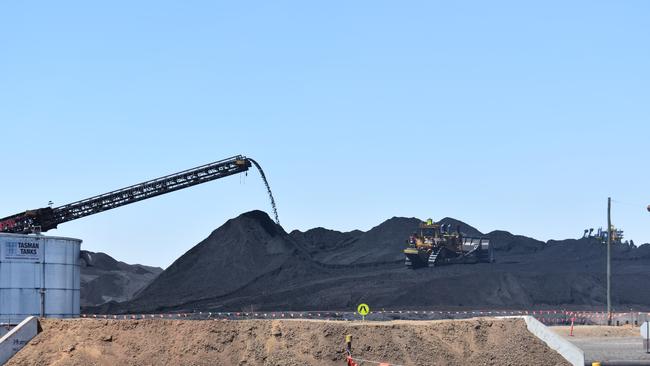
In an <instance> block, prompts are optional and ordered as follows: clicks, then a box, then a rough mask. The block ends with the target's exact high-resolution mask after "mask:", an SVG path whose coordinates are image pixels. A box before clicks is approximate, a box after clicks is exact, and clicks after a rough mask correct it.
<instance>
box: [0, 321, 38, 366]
mask: <svg viewBox="0 0 650 366" xmlns="http://www.w3.org/2000/svg"><path fill="white" fill-rule="evenodd" d="M36 334H38V319H37V318H36V317H33V316H30V317H28V318H25V320H23V321H22V322H20V324H18V325H17V326H15V327H14V328H13V329H11V330H10V331H9V333H7V334H5V335H4V336H3V337H2V338H0V365H4V364H5V363H6V362H7V361H9V359H10V358H11V357H13V355H15V354H16V353H18V351H20V350H21V349H22V348H23V347H24V346H25V345H26V344H27V342H29V341H31V340H32V338H34V337H36Z"/></svg>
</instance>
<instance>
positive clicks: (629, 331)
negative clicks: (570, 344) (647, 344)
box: [550, 325, 639, 338]
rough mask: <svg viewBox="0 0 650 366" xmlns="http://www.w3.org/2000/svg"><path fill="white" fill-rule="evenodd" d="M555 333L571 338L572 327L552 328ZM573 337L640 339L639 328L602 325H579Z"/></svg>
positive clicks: (575, 328) (575, 327)
mask: <svg viewBox="0 0 650 366" xmlns="http://www.w3.org/2000/svg"><path fill="white" fill-rule="evenodd" d="M550 329H552V330H553V331H554V332H555V333H557V334H559V335H561V336H567V337H568V336H569V333H570V331H571V327H570V326H558V327H551V328H550ZM573 337H575V338H583V337H639V327H634V326H631V325H625V326H620V327H608V326H602V325H577V326H574V327H573Z"/></svg>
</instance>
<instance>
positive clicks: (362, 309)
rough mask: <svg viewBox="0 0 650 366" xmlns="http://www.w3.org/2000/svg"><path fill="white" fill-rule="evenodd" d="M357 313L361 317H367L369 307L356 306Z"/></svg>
mask: <svg viewBox="0 0 650 366" xmlns="http://www.w3.org/2000/svg"><path fill="white" fill-rule="evenodd" d="M357 313H359V314H360V315H361V316H366V315H368V313H370V306H368V304H359V306H357Z"/></svg>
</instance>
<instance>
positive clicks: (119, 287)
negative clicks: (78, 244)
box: [79, 250, 163, 306]
mask: <svg viewBox="0 0 650 366" xmlns="http://www.w3.org/2000/svg"><path fill="white" fill-rule="evenodd" d="M79 259H80V263H81V271H80V272H81V306H97V305H101V304H104V303H106V302H109V301H126V300H130V299H131V298H133V297H134V296H135V294H137V293H138V291H140V290H142V289H143V288H144V287H146V286H147V285H148V284H149V283H151V281H153V279H154V278H156V276H158V275H159V274H160V273H161V272H162V271H163V270H162V268H158V267H149V266H144V265H141V264H126V263H124V262H119V261H116V260H115V259H113V258H112V257H111V256H109V255H107V254H104V253H94V252H89V251H87V250H82V251H81V253H80V258H79Z"/></svg>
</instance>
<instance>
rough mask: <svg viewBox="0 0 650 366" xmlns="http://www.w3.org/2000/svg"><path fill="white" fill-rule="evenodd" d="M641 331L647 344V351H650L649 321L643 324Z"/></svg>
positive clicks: (644, 342)
mask: <svg viewBox="0 0 650 366" xmlns="http://www.w3.org/2000/svg"><path fill="white" fill-rule="evenodd" d="M640 333H641V337H642V338H643V344H645V353H650V325H648V322H645V323H643V324H641V329H640Z"/></svg>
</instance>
